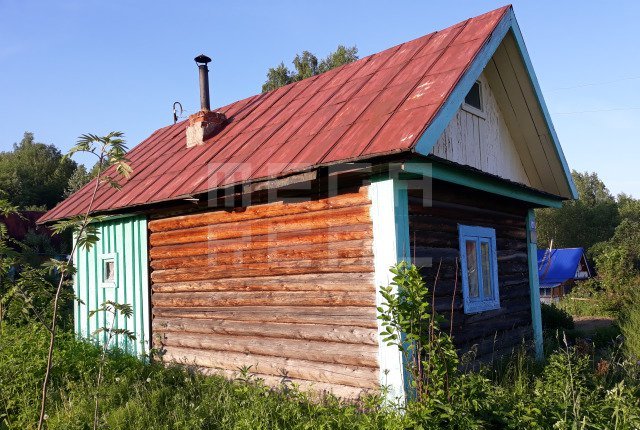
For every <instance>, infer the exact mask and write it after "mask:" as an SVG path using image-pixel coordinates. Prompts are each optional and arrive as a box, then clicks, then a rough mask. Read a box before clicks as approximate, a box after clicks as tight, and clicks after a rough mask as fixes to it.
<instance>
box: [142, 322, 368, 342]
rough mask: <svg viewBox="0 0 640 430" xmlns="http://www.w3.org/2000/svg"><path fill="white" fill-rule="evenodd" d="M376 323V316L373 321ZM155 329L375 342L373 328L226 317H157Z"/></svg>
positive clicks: (155, 331) (161, 330)
mask: <svg viewBox="0 0 640 430" xmlns="http://www.w3.org/2000/svg"><path fill="white" fill-rule="evenodd" d="M373 322H374V323H375V320H374V321H373ZM152 328H153V332H154V333H202V334H224V335H232V336H236V337H239V336H264V337H267V338H282V339H302V340H316V341H326V342H334V343H335V342H339V343H347V344H362V345H377V344H378V340H377V339H378V337H377V330H376V329H369V328H362V327H357V326H348V325H347V326H336V325H327V324H299V323H296V324H292V323H281V322H254V321H236V320H226V319H218V320H216V319H211V320H207V319H193V318H171V317H156V318H154V319H153V327H152Z"/></svg>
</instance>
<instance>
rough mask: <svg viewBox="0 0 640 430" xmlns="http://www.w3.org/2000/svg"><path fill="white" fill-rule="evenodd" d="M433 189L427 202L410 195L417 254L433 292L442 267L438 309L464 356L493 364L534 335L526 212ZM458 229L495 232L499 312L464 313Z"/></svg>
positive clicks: (496, 200) (451, 189) (508, 203)
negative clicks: (468, 354)
mask: <svg viewBox="0 0 640 430" xmlns="http://www.w3.org/2000/svg"><path fill="white" fill-rule="evenodd" d="M432 188H433V190H432V193H431V194H432V195H427V196H425V195H424V192H423V191H410V192H409V229H410V230H409V232H410V239H411V243H412V253H413V255H415V257H416V263H417V264H418V265H419V266H421V267H422V274H423V276H424V277H425V279H426V281H427V282H428V285H430V286H433V285H434V281H435V277H436V273H437V271H438V266H439V265H440V264H441V266H440V275H439V279H438V282H437V283H436V284H435V305H436V310H437V311H438V312H439V313H440V314H441V315H443V316H445V317H446V319H447V320H448V321H451V320H453V330H452V333H453V336H454V341H455V343H456V346H457V347H458V348H460V350H461V351H463V352H466V351H469V350H470V349H471V350H476V351H477V353H476V355H475V358H478V359H482V360H490V359H491V358H492V357H496V356H497V355H500V354H503V353H507V352H509V351H511V349H512V348H513V347H514V346H516V345H518V344H520V343H521V342H522V340H523V339H529V338H530V337H531V334H532V328H531V304H530V298H529V275H528V266H527V239H526V224H525V217H526V213H527V212H526V211H527V208H526V207H524V206H522V205H520V204H519V203H517V202H515V201H512V200H509V199H504V198H500V197H498V196H494V195H490V194H486V193H482V192H479V191H477V192H470V191H469V189H468V188H467V189H464V188H461V187H457V186H454V185H451V184H446V183H443V182H440V181H434V183H433V187H432ZM458 224H465V225H473V226H482V227H491V228H494V229H495V230H496V246H497V254H498V283H499V294H500V309H497V310H493V311H487V312H482V313H476V314H469V315H465V313H464V307H463V299H462V291H461V288H462V281H461V279H462V278H461V276H462V275H461V269H460V264H459V263H458V270H457V281H456V260H457V261H458V262H459V258H460V252H459V242H458ZM454 291H455V296H454ZM452 307H453V312H452ZM449 328H450V326H449V325H447V326H446V329H447V330H448V329H449ZM474 345H477V347H473V346H474ZM472 357H473V356H472Z"/></svg>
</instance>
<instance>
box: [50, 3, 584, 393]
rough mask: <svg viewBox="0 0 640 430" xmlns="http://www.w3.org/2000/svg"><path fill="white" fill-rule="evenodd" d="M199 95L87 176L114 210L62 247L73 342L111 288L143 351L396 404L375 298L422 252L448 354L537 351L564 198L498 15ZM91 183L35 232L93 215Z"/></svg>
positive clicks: (543, 121) (393, 353)
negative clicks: (374, 394)
mask: <svg viewBox="0 0 640 430" xmlns="http://www.w3.org/2000/svg"><path fill="white" fill-rule="evenodd" d="M196 60H197V61H199V62H200V63H199V68H200V73H201V74H202V75H201V77H203V79H205V80H206V79H207V66H206V62H207V61H208V58H206V57H204V56H200V57H198V58H197V59H196ZM201 100H202V110H201V111H200V112H198V113H197V114H195V115H192V116H191V117H190V118H189V120H187V121H183V122H179V123H177V124H174V125H170V126H167V127H165V128H162V129H160V130H157V131H155V132H154V133H153V134H152V135H151V136H150V137H149V138H147V139H146V140H145V141H143V142H142V143H140V144H139V145H138V146H136V147H135V148H133V149H132V150H131V151H130V153H129V155H128V157H129V159H130V160H131V166H132V168H133V174H132V175H131V177H130V178H128V179H127V180H123V181H122V183H121V185H122V188H121V190H119V191H116V190H114V189H111V188H109V187H108V186H107V185H106V184H103V185H100V187H99V191H98V198H97V200H96V201H95V202H94V204H93V205H92V208H93V210H92V212H94V213H96V214H102V215H108V216H111V217H110V218H108V219H106V220H105V221H104V222H101V223H100V225H99V228H100V232H101V240H100V242H99V244H98V245H97V246H96V247H94V248H93V249H92V250H90V251H88V252H86V251H83V250H79V251H78V252H77V253H76V255H75V264H76V266H77V268H78V272H77V275H76V278H75V288H76V294H77V295H78V296H79V297H80V298H81V299H82V300H83V302H84V303H80V304H78V305H77V306H76V309H75V318H76V320H75V323H76V330H77V332H78V335H80V336H86V337H88V336H90V333H92V331H93V330H94V329H95V328H96V327H98V326H100V325H101V324H102V323H103V321H102V320H99V319H98V318H101V317H100V316H99V315H97V316H95V317H93V318H91V317H89V311H90V310H91V309H94V308H97V307H98V305H99V304H100V303H101V302H103V301H104V300H105V299H111V300H118V301H120V302H125V303H129V304H131V305H133V307H134V309H135V314H134V316H133V318H132V319H130V320H119V321H118V322H117V323H118V324H119V325H120V326H126V327H128V328H129V329H132V330H133V331H134V332H135V333H136V334H137V342H136V343H135V345H126V344H125V345H123V346H125V347H129V348H131V349H132V350H133V351H134V352H136V353H145V352H147V351H149V348H152V347H153V348H156V349H157V350H158V351H160V352H161V354H162V359H163V360H165V361H168V362H169V361H175V362H181V363H186V364H191V365H194V366H197V367H198V368H200V369H202V370H204V371H206V372H216V373H222V374H224V375H228V376H233V375H235V374H236V372H237V371H238V369H239V368H241V367H243V366H251V372H253V373H254V374H256V375H257V376H258V377H260V378H263V379H264V380H265V381H266V382H267V383H269V384H274V385H277V384H280V383H282V382H283V381H293V382H296V383H298V384H300V386H301V387H302V388H304V389H310V390H321V391H330V392H333V393H335V394H337V395H339V396H343V397H345V398H355V397H357V396H359V395H360V394H361V393H362V392H363V391H367V390H376V389H378V388H379V387H380V386H381V385H385V386H387V387H389V389H390V390H389V392H390V396H393V397H400V398H402V396H403V395H404V381H403V372H402V358H401V355H400V353H399V351H398V350H397V349H396V348H394V347H389V346H387V345H385V344H384V343H383V342H381V341H380V335H379V332H380V324H379V321H378V320H377V315H376V305H380V304H381V297H380V295H379V293H378V289H379V287H380V286H381V285H388V283H389V281H390V273H389V268H390V267H391V266H392V265H394V264H395V263H397V262H398V261H401V260H413V261H415V263H416V264H418V265H419V266H420V267H422V270H423V273H424V276H425V277H426V278H427V279H428V280H429V282H433V280H434V277H435V273H436V271H437V268H438V267H440V277H439V281H438V283H437V284H436V286H435V289H436V291H435V295H436V303H437V308H438V311H439V312H441V313H442V314H443V315H444V316H446V317H447V318H448V319H449V320H450V321H451V324H452V325H453V335H454V338H455V342H456V344H457V345H458V347H459V348H460V349H461V350H466V349H469V348H470V347H472V346H473V345H477V351H478V354H479V356H480V357H483V356H484V357H487V356H489V355H490V354H495V353H497V352H499V351H508V350H509V349H510V348H512V347H513V346H514V345H517V344H519V343H520V342H521V340H522V339H523V338H526V339H530V340H532V341H533V343H534V344H535V346H536V350H537V352H538V353H540V352H541V350H542V337H541V322H540V307H539V303H540V299H539V288H538V278H537V276H538V271H537V257H536V234H535V220H534V212H533V209H534V208H539V207H558V206H560V205H561V202H562V201H563V200H566V199H571V198H575V196H576V192H575V187H574V185H573V182H572V180H571V175H570V174H569V169H568V167H567V163H566V161H565V159H564V156H563V153H562V149H561V147H560V145H559V143H558V138H557V136H556V134H555V132H554V129H553V125H552V123H551V118H550V117H549V113H548V111H547V108H546V106H545V103H544V100H543V98H542V94H541V93H540V88H539V86H538V82H537V80H536V77H535V74H534V72H533V68H532V66H531V61H530V59H529V56H528V54H527V51H526V49H525V45H524V42H523V40H522V35H521V33H520V30H519V28H518V24H517V22H516V19H515V17H514V14H513V10H512V8H511V7H503V8H501V9H497V10H495V11H492V12H489V13H487V14H485V15H482V16H479V17H476V18H472V19H468V20H466V21H463V22H461V23H458V24H456V25H453V26H451V27H449V28H446V29H444V30H442V31H438V32H434V33H430V34H428V35H426V36H423V37H420V38H418V39H415V40H412V41H409V42H406V43H403V44H401V45H398V46H394V47H392V48H389V49H387V50H385V51H382V52H380V53H377V54H374V55H371V56H368V57H365V58H362V59H360V60H358V61H356V62H354V63H351V64H348V65H345V66H343V67H340V68H337V69H334V70H331V71H329V72H326V73H323V74H320V75H317V76H313V77H311V78H308V79H305V80H302V81H300V82H296V83H293V84H290V85H287V86H284V87H282V88H279V89H276V90H274V91H271V92H267V93H263V94H259V95H255V96H253V97H249V98H247V99H244V100H240V101H238V102H235V103H232V104H230V105H228V106H225V107H221V108H219V109H217V110H214V111H212V110H210V108H209V105H208V94H207V93H206V91H205V90H202V89H201ZM93 186H94V185H93V184H89V185H88V186H86V187H85V188H83V189H81V190H79V191H78V192H77V193H75V194H74V195H72V196H70V197H69V198H68V199H67V200H65V201H64V202H62V203H61V204H60V205H58V206H57V207H56V208H54V209H53V210H51V211H50V212H48V213H47V214H46V215H45V216H44V217H43V218H42V219H41V220H40V222H51V221H53V220H58V219H63V218H67V217H70V216H73V215H77V214H80V213H83V212H84V211H86V210H87V208H88V207H89V201H90V195H91V191H90V190H91V189H93ZM456 267H457V269H456ZM456 271H457V276H456ZM456 278H457V280H458V282H456Z"/></svg>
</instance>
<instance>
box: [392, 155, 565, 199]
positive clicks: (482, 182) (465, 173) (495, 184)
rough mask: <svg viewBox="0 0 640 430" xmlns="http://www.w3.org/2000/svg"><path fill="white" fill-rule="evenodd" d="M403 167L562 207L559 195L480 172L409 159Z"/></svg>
mask: <svg viewBox="0 0 640 430" xmlns="http://www.w3.org/2000/svg"><path fill="white" fill-rule="evenodd" d="M403 169H404V171H405V172H407V173H412V174H417V175H422V176H426V177H431V178H434V179H440V180H442V181H447V182H451V183H454V184H458V185H462V186H465V187H469V188H474V189H476V190H481V191H486V192H488V193H492V194H498V195H500V196H504V197H509V198H512V199H517V200H521V201H524V202H527V203H531V204H534V205H537V206H544V207H551V208H559V207H562V199H561V198H560V197H558V198H553V197H551V196H547V195H544V194H542V193H537V192H535V191H534V190H530V189H527V188H525V187H521V186H518V185H516V184H513V183H509V182H506V181H504V180H500V179H498V178H494V177H492V176H489V175H486V174H483V173H480V172H474V171H470V170H468V169H461V168H456V167H454V166H450V165H447V164H443V163H438V162H436V161H431V160H422V161H420V160H416V161H409V162H407V163H405V164H404V165H403Z"/></svg>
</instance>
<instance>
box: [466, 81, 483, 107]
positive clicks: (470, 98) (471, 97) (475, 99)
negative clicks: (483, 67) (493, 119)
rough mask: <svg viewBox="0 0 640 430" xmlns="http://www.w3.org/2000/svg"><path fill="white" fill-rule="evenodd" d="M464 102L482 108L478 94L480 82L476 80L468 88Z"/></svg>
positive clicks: (480, 97)
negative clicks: (469, 88)
mask: <svg viewBox="0 0 640 430" xmlns="http://www.w3.org/2000/svg"><path fill="white" fill-rule="evenodd" d="M464 102H465V104H468V105H469V106H471V107H474V108H476V109H478V110H482V96H481V94H480V82H476V83H475V84H473V86H472V87H471V90H469V94H467V96H466V97H465V98H464Z"/></svg>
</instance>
